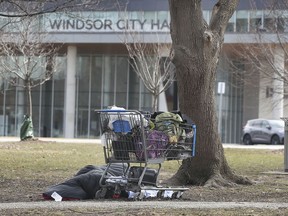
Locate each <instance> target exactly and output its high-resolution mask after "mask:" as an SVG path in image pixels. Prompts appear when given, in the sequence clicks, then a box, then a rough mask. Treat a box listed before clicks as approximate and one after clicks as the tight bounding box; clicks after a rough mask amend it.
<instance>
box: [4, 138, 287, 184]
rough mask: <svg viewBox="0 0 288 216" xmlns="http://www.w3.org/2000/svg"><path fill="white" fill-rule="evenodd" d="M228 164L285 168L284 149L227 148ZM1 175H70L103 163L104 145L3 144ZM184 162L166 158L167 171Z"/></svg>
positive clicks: (256, 169) (248, 171)
mask: <svg viewBox="0 0 288 216" xmlns="http://www.w3.org/2000/svg"><path fill="white" fill-rule="evenodd" d="M225 156H226V158H227V160H228V163H229V165H230V166H231V167H232V169H234V170H235V171H236V172H237V173H239V174H244V175H254V174H259V173H261V172H265V171H282V170H283V164H284V156H283V151H272V150H255V149H225ZM0 164H1V170H0V177H1V178H4V179H17V178H25V179H37V178H39V177H41V178H50V179H51V178H53V177H59V176H62V177H64V178H65V177H71V175H74V174H75V173H76V172H77V171H78V170H79V169H81V168H82V167H84V166H85V165H88V164H93V165H103V164H105V161H104V154H103V148H102V146H101V145H98V144H93V143H92V144H91V143H81V144H79V143H73V144H70V143H56V142H13V143H0ZM180 165H181V161H166V162H164V164H163V166H162V170H163V171H165V172H170V173H175V172H176V171H177V169H178V168H179V167H180Z"/></svg>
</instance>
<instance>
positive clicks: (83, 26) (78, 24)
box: [45, 18, 170, 32]
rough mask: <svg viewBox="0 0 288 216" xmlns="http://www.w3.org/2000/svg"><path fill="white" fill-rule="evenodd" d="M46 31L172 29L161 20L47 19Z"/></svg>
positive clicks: (165, 30)
mask: <svg viewBox="0 0 288 216" xmlns="http://www.w3.org/2000/svg"><path fill="white" fill-rule="evenodd" d="M45 24H46V30H48V31H53V32H75V31H77V32H78V31H80V32H123V31H148V32H149V31H151V32H153V31H157V32H159V31H160V32H162V31H163V32H167V31H169V29H170V26H169V23H168V21H167V20H159V19H157V20H156V19H155V20H154V19H143V20H140V19H109V18H106V19H88V18H87V19H83V18H81V19H80V18H79V19H61V18H59V19H52V18H46V20H45Z"/></svg>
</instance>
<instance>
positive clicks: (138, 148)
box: [95, 109, 196, 199]
mask: <svg viewBox="0 0 288 216" xmlns="http://www.w3.org/2000/svg"><path fill="white" fill-rule="evenodd" d="M96 111H97V113H98V114H99V118H100V127H101V134H102V137H101V139H102V144H103V149H104V157H105V162H106V164H107V168H106V169H105V171H104V173H103V175H102V177H101V179H100V181H99V185H100V188H101V189H100V190H98V191H97V192H96V195H95V198H98V199H99V198H105V197H106V195H107V192H108V191H111V190H113V193H114V194H113V196H114V197H117V196H120V194H121V191H127V192H129V193H130V195H131V196H130V195H129V197H130V198H134V199H143V198H144V197H155V196H157V197H159V196H161V197H170V198H174V197H175V198H179V197H181V196H182V194H183V192H184V191H185V190H187V189H188V188H184V187H162V186H159V185H158V176H159V172H160V169H161V164H162V163H163V162H164V161H166V160H182V159H185V158H188V157H193V156H195V144H196V125H195V124H187V123H185V122H181V124H179V125H178V127H179V128H180V129H181V131H182V134H180V135H179V136H178V137H177V140H176V141H175V139H174V141H171V140H170V138H169V136H168V135H167V133H166V132H165V131H164V130H163V131H161V130H160V129H161V128H160V127H155V125H156V126H157V124H155V119H151V115H150V113H144V112H140V111H136V110H117V109H116V110H114V109H107V110H96ZM168 124H169V121H167V122H165V123H164V125H168ZM113 164H122V165H123V166H122V167H123V170H122V175H121V176H113V175H111V170H110V169H111V167H112V165H113ZM151 165H152V166H153V167H154V168H153V169H151V168H150V166H151ZM155 167H156V168H155Z"/></svg>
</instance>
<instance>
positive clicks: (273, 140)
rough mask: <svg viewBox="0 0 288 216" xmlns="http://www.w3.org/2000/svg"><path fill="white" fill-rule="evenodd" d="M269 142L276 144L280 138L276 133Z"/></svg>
mask: <svg viewBox="0 0 288 216" xmlns="http://www.w3.org/2000/svg"><path fill="white" fill-rule="evenodd" d="M271 144H272V145H278V144H280V138H279V136H277V135H274V136H272V138H271Z"/></svg>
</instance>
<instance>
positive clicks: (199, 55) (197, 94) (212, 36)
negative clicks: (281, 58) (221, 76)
mask: <svg viewBox="0 0 288 216" xmlns="http://www.w3.org/2000/svg"><path fill="white" fill-rule="evenodd" d="M237 5H238V0H219V1H218V2H217V3H216V4H215V6H214V8H213V12H212V16H211V19H210V24H209V25H208V24H207V23H206V22H205V20H204V19H203V16H202V7H201V0H169V6H170V15H171V38H172V57H173V60H172V61H173V63H174V64H175V66H176V79H177V83H178V94H179V107H180V110H181V112H182V113H185V114H186V115H188V116H189V117H190V118H191V119H193V120H194V121H195V123H196V125H197V145H196V156H195V157H194V158H189V159H186V160H184V161H183V163H182V165H181V167H180V168H179V170H178V172H177V173H176V174H175V175H174V176H173V177H172V178H171V179H170V183H173V182H174V183H175V184H196V185H207V186H224V185H230V184H233V183H251V182H250V181H249V180H248V179H246V178H243V177H241V176H237V175H235V174H234V172H233V171H232V170H231V169H230V167H229V165H228V163H227V161H226V159H225V156H224V150H223V146H222V143H221V140H220V136H219V134H218V130H217V125H218V124H217V115H216V110H215V96H214V90H215V82H216V67H217V63H218V58H219V53H220V51H221V48H222V45H223V40H224V33H225V28H226V25H227V23H228V21H229V19H230V17H231V16H232V14H233V12H234V11H235V9H236V7H237Z"/></svg>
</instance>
